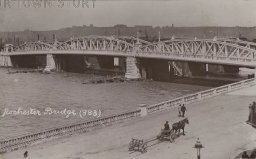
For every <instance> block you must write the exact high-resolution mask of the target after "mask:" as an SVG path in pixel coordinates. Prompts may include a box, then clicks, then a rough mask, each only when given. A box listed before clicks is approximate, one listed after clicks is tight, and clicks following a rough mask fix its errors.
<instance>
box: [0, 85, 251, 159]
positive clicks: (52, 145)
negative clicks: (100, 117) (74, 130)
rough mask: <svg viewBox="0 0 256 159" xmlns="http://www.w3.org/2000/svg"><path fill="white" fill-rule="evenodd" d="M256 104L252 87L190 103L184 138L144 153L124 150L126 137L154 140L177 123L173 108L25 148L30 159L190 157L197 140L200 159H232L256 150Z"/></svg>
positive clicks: (9, 157) (18, 154) (10, 157)
mask: <svg viewBox="0 0 256 159" xmlns="http://www.w3.org/2000/svg"><path fill="white" fill-rule="evenodd" d="M252 101H256V86H254V87H250V88H247V89H243V90H239V91H236V92H232V93H229V94H227V95H222V96H218V97H214V98H210V99H207V100H204V101H201V102H198V103H195V104H191V105H187V110H188V112H187V114H186V116H187V117H188V119H189V122H190V123H189V125H186V128H185V131H186V135H185V136H181V137H179V138H178V139H176V141H175V142H174V143H170V142H168V141H165V142H161V143H157V144H155V145H152V146H150V147H149V148H148V152H147V153H144V154H141V153H139V152H133V153H131V152H129V151H128V143H129V141H130V140H131V138H139V139H149V138H154V137H156V136H157V134H158V133H159V132H160V129H161V128H163V125H164V123H165V121H167V120H168V121H169V123H170V124H172V123H174V122H176V121H178V120H179V117H178V116H177V115H178V110H177V108H174V109H172V110H170V111H165V112H159V113H156V114H153V115H148V116H146V117H143V118H138V119H135V120H130V121H127V122H125V123H120V124H117V125H113V126H109V127H106V128H103V129H98V130H95V131H92V132H89V133H86V134H83V135H79V136H74V137H70V138H66V139H61V140H60V139H59V140H55V141H51V142H48V143H46V144H40V145H36V146H34V147H31V148H28V149H27V150H28V152H29V156H28V158H29V159H46V158H47V159H131V158H132V159H156V158H161V159H193V158H196V150H195V149H194V148H192V147H193V146H194V144H195V142H196V139H197V138H198V137H199V138H200V140H201V142H202V144H203V145H204V147H205V148H204V149H203V150H202V158H203V159H204V158H205V159H206V158H207V159H216V158H218V159H229V158H230V159H232V158H234V157H235V156H236V155H237V154H239V153H240V152H241V151H243V150H245V149H251V148H254V147H256V142H255V141H256V133H255V132H256V129H254V128H252V127H251V126H249V125H247V124H246V123H245V121H246V120H247V118H248V112H249V110H248V106H249V103H251V102H252ZM24 152H25V150H18V151H15V152H12V153H8V154H5V155H4V156H2V158H4V159H20V158H23V153H24ZM0 158H1V156H0Z"/></svg>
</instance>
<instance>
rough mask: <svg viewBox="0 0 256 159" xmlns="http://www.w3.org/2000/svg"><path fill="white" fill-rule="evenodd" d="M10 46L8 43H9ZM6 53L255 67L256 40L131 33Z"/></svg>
mask: <svg viewBox="0 0 256 159" xmlns="http://www.w3.org/2000/svg"><path fill="white" fill-rule="evenodd" d="M8 47H9V46H8ZM5 50H7V51H5V52H2V53H1V54H4V55H36V54H82V55H109V56H118V57H120V56H125V57H126V56H133V57H140V58H155V59H166V60H178V61H193V62H203V63H216V64H226V65H239V66H247V67H256V43H253V42H247V41H242V40H240V39H236V38H214V39H197V38H194V39H186V38H172V39H169V40H164V41H161V40H159V41H157V42H148V41H145V40H142V39H139V38H136V37H128V36H86V37H78V38H71V39H70V40H68V41H65V42H58V41H55V42H54V43H46V42H41V41H38V42H26V43H24V44H22V45H19V46H14V47H12V48H7V49H5Z"/></svg>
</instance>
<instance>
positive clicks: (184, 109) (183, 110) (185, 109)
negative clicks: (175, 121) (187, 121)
mask: <svg viewBox="0 0 256 159" xmlns="http://www.w3.org/2000/svg"><path fill="white" fill-rule="evenodd" d="M186 111H187V108H186V107H185V104H183V105H182V107H181V112H182V117H184V116H185V112H186Z"/></svg>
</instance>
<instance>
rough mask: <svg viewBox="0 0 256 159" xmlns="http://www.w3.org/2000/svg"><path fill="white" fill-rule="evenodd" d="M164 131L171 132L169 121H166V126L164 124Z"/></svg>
mask: <svg viewBox="0 0 256 159" xmlns="http://www.w3.org/2000/svg"><path fill="white" fill-rule="evenodd" d="M164 130H170V126H169V123H168V121H166V122H165V124H164Z"/></svg>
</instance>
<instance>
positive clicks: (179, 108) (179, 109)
mask: <svg viewBox="0 0 256 159" xmlns="http://www.w3.org/2000/svg"><path fill="white" fill-rule="evenodd" d="M178 111H179V117H181V104H180V105H179V107H178Z"/></svg>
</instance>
